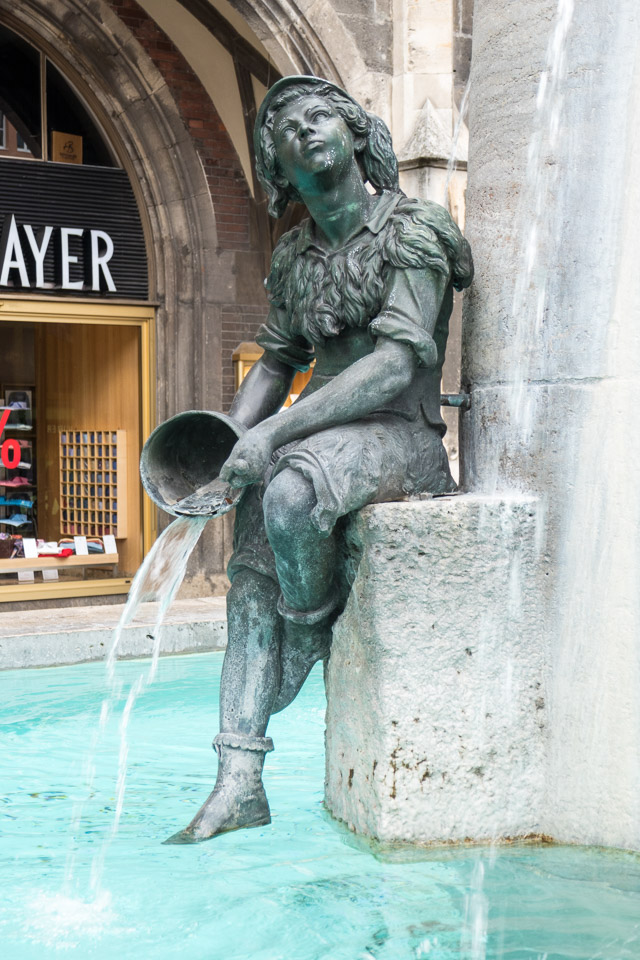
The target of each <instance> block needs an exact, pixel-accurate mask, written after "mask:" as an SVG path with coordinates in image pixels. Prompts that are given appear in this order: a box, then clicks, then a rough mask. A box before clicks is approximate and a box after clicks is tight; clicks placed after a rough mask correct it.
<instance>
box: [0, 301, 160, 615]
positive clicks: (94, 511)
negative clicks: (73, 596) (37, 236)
mask: <svg viewBox="0 0 640 960" xmlns="http://www.w3.org/2000/svg"><path fill="white" fill-rule="evenodd" d="M0 343H1V344H2V349H1V350H0V418H2V419H4V421H5V426H4V430H3V432H2V435H1V436H0V445H1V446H0V449H2V448H4V455H3V457H2V465H1V467H0V596H1V592H2V589H3V588H6V587H12V588H15V586H16V584H17V583H18V582H20V581H21V580H27V581H31V582H33V580H34V566H35V576H36V577H37V578H39V577H40V576H41V577H42V579H44V580H76V579H85V580H86V579H105V578H109V577H128V576H131V575H133V574H134V573H135V571H136V569H137V567H138V566H139V564H140V563H141V561H142V555H143V540H142V515H141V510H142V504H141V495H140V486H139V483H138V474H137V464H138V458H139V452H140V446H141V384H140V368H141V366H140V365H141V345H140V329H139V328H138V327H135V326H129V325H124V324H123V325H116V324H113V325H110V324H94V323H50V322H24V321H13V322H12V321H11V320H10V319H9V320H7V321H3V322H0ZM0 422H1V421H0ZM8 440H13V441H15V442H14V443H12V444H10V445H9V444H7V443H6V441H8ZM16 461H17V462H16ZM77 538H80V539H79V540H78V539H77ZM111 538H113V539H111ZM34 541H35V549H36V550H37V558H38V559H37V564H36V563H35V562H34V560H33V550H34V546H33V543H34ZM114 547H115V551H114ZM25 548H26V552H27V554H29V553H30V551H31V559H30V558H29V556H25ZM85 549H86V553H85Z"/></svg>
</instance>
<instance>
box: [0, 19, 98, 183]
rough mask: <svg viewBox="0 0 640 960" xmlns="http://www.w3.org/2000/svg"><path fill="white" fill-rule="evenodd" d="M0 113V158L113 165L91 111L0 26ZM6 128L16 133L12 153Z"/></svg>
mask: <svg viewBox="0 0 640 960" xmlns="http://www.w3.org/2000/svg"><path fill="white" fill-rule="evenodd" d="M43 103H44V105H45V109H44V111H43V109H42V105H43ZM0 110H1V111H2V114H3V117H4V118H5V119H6V121H7V128H8V129H7V135H6V141H7V143H6V144H4V145H3V146H4V147H5V150H6V152H2V153H0V156H1V157H7V156H13V157H16V156H17V157H22V158H23V159H31V158H33V159H36V160H48V161H52V162H55V163H77V164H85V165H90V166H101V167H114V166H117V164H116V162H115V159H114V155H113V153H112V151H111V150H110V149H109V147H108V145H107V143H106V141H105V139H104V138H103V136H102V135H101V133H100V130H99V127H98V124H97V123H96V121H95V119H94V118H93V116H92V115H91V112H90V111H89V109H88V108H87V106H86V105H85V104H84V103H83V102H82V100H81V99H80V97H79V96H78V95H77V93H76V92H75V91H74V90H73V89H72V88H71V86H70V85H69V83H68V82H67V81H66V80H65V78H64V77H63V76H62V74H61V73H60V71H59V70H58V69H57V68H56V67H55V66H54V65H53V64H52V63H51V61H50V60H48V58H47V57H46V56H45V55H44V54H43V53H40V52H39V51H38V50H36V48H35V47H33V46H32V45H31V44H30V43H28V42H27V41H26V40H24V39H23V38H22V37H19V36H18V35H17V34H16V33H14V32H13V31H12V30H9V29H8V27H5V26H2V25H0ZM10 130H13V131H15V134H14V148H13V149H9V148H8V147H9V143H8V141H9V140H10V139H11V138H10V137H9V132H10Z"/></svg>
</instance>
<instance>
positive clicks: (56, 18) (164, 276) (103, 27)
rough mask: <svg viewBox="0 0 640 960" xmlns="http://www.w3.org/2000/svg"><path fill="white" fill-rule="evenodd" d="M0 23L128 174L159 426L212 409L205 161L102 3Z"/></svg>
mask: <svg viewBox="0 0 640 960" xmlns="http://www.w3.org/2000/svg"><path fill="white" fill-rule="evenodd" d="M0 16H1V17H2V20H3V22H5V23H6V24H7V26H9V27H11V28H13V29H15V30H17V31H18V32H19V33H21V34H22V35H23V36H25V37H26V38H27V39H29V40H31V41H32V42H33V43H34V44H35V45H37V46H38V47H39V48H40V49H41V50H43V52H45V53H46V55H47V56H48V57H49V58H50V59H51V61H52V62H53V63H54V64H56V66H58V67H59V68H60V69H61V70H62V71H63V73H64V74H65V75H66V76H67V78H68V79H69V81H70V82H71V84H72V85H73V86H74V87H75V89H76V90H77V91H78V93H79V94H80V95H81V96H82V97H83V99H84V100H85V102H86V103H87V104H88V106H89V107H90V108H91V109H92V111H93V112H94V114H95V116H96V118H97V120H98V122H99V123H100V124H101V126H102V127H103V129H104V131H105V135H106V137H107V139H108V140H110V142H111V144H112V146H113V147H114V149H115V151H116V153H117V154H118V157H119V160H120V161H121V163H122V165H123V166H124V167H125V169H126V170H127V172H128V173H129V176H130V180H131V183H132V186H133V188H134V191H135V192H136V195H137V198H138V204H139V208H140V213H141V216H142V218H143V223H144V226H145V231H146V234H147V246H148V253H149V266H150V277H151V284H150V292H151V298H152V299H153V300H155V301H157V303H158V317H157V324H156V329H157V338H156V361H157V403H158V420H163V419H165V417H167V416H169V415H171V414H172V413H174V412H176V411H178V410H182V409H185V408H187V407H194V406H201V407H205V406H207V405H208V406H209V408H211V406H212V405H216V404H217V403H218V402H219V398H218V397H217V396H215V393H216V392H218V385H219V384H220V381H221V370H220V369H215V367H216V365H217V367H220V364H221V360H220V344H219V339H220V332H219V331H220V324H219V322H218V323H216V322H215V320H216V314H217V312H218V307H217V304H216V295H215V290H216V287H219V285H220V278H219V273H218V271H217V270H216V269H204V264H203V263H202V262H201V261H202V259H203V257H204V256H205V255H206V257H207V260H208V262H210V261H213V260H215V259H216V258H217V254H216V250H217V231H216V223H215V215H214V210H213V206H212V203H211V197H210V193H209V189H208V185H207V181H206V177H205V173H204V171H203V168H202V163H201V162H200V159H199V157H198V154H197V152H196V149H195V146H194V144H193V142H192V140H191V138H190V135H189V132H188V130H187V129H186V128H185V125H184V122H183V120H182V118H181V116H180V112H179V110H178V107H177V105H176V103H175V101H174V99H173V96H172V94H171V92H170V90H169V88H168V86H167V84H166V82H165V80H164V78H163V77H162V75H161V73H160V72H159V70H158V69H157V67H156V66H155V65H154V63H153V62H152V60H151V59H150V58H149V56H148V55H147V54H146V53H145V51H144V50H143V49H142V47H141V46H140V44H139V43H138V42H137V41H136V40H135V39H134V38H133V36H132V35H131V33H130V31H129V30H128V28H127V27H126V26H125V25H124V24H123V23H122V22H121V21H120V19H119V18H118V17H117V15H116V14H115V13H114V12H113V11H112V10H111V8H110V7H109V6H108V4H107V3H105V2H103V0H88V2H87V0H21V3H20V4H15V3H14V2H13V0H0ZM212 320H213V321H214V322H212ZM205 322H206V323H207V330H206V331H205ZM205 342H207V349H206V350H205V349H203V344H204V343H205ZM194 364H195V367H196V369H195V370H194ZM198 364H200V365H201V368H202V369H201V370H198ZM212 365H213V367H214V369H212ZM194 384H195V389H194ZM199 391H200V392H205V393H207V395H206V396H199V395H198V393H199ZM212 391H213V393H214V395H213V396H211V393H212Z"/></svg>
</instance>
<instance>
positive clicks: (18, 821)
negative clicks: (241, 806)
mask: <svg viewBox="0 0 640 960" xmlns="http://www.w3.org/2000/svg"><path fill="white" fill-rule="evenodd" d="M221 664H222V654H204V655H192V656H189V657H171V658H163V659H161V660H160V662H159V665H158V669H157V675H156V678H155V681H154V683H153V684H152V685H147V686H146V687H145V688H144V689H142V690H141V691H140V693H139V694H138V698H137V702H136V704H135V708H134V709H133V710H131V711H130V716H129V720H128V727H127V741H128V776H127V789H126V794H125V798H124V805H123V809H122V814H121V817H120V824H119V830H118V831H117V833H115V835H114V834H113V823H114V815H115V811H116V806H117V803H118V795H117V782H118V767H119V762H120V754H121V738H120V725H121V721H122V717H123V713H124V711H125V709H126V706H127V699H128V693H127V691H129V690H130V689H131V688H132V686H133V685H134V684H135V683H136V681H137V678H138V677H139V676H140V674H141V673H143V674H145V675H146V674H147V673H148V671H149V668H150V665H151V663H150V661H127V662H121V663H117V664H115V667H114V671H115V679H116V681H117V682H118V683H119V684H121V690H122V695H121V697H120V698H119V699H118V700H117V701H116V702H115V703H114V706H113V708H112V710H111V711H110V714H109V717H108V718H107V720H106V722H105V724H104V730H103V734H102V737H101V738H100V741H99V743H98V746H97V749H96V752H95V774H94V777H93V781H92V786H91V792H90V795H89V796H87V795H86V780H85V764H86V756H87V748H88V746H89V744H90V741H91V738H92V732H93V730H94V729H95V726H96V724H97V722H98V718H99V716H100V711H101V703H102V701H103V699H104V665H103V664H86V665H82V666H77V667H63V668H52V669H46V670H26V671H11V672H6V673H3V674H2V675H0V688H1V692H2V699H1V702H2V730H3V734H4V736H3V745H4V749H3V751H2V755H1V756H0V765H1V767H2V774H1V776H2V781H1V782H2V784H3V786H4V796H3V806H2V811H3V816H2V840H3V843H2V847H1V853H0V857H1V864H2V876H3V878H4V883H3V897H2V903H1V905H0V945H1V949H0V955H1V956H2V957H4V958H7V960H35V958H37V960H46V958H49V957H58V956H60V955H64V956H77V957H82V958H83V960H84V958H89V957H91V958H94V957H95V958H99V960H113V958H115V957H117V958H118V960H129V958H134V957H135V958H136V960H165V958H166V960H169V958H173V957H176V956H179V955H180V956H185V957H188V958H190V960H321V958H323V960H324V958H327V960H370V958H376V960H409V958H425V957H427V958H437V960H462V958H464V960H481V958H498V957H509V958H512V960H525V958H532V960H543V958H544V960H557V958H567V960H568V958H571V960H590V958H598V960H627V958H629V960H631V958H633V960H637V958H638V956H639V955H640V858H639V857H637V856H635V855H633V854H629V853H619V852H615V851H604V850H599V849H594V848H579V847H553V846H549V847H544V846H543V847H539V846H534V847H529V846H526V845H525V846H513V847H506V848H499V847H494V848H463V849H453V848H442V847H441V848H437V849H433V850H431V851H428V850H422V851H421V850H415V849H414V850H409V851H403V850H401V849H396V850H393V849H389V850H380V849H378V848H376V847H375V846H370V845H369V844H367V843H365V842H363V841H360V840H358V839H357V838H356V837H354V836H353V835H352V834H349V833H348V832H346V831H345V830H343V829H342V828H340V827H339V826H338V825H337V824H335V823H334V822H333V821H331V820H330V819H329V818H328V817H327V815H326V814H325V813H324V811H323V807H322V795H323V735H324V708H325V703H324V693H323V684H322V672H321V670H319V669H316V670H315V671H314V673H313V674H312V676H311V678H310V681H309V683H308V684H307V685H306V686H305V688H304V689H303V691H302V693H301V694H300V697H299V698H298V700H296V701H295V703H294V704H293V705H292V706H291V708H290V709H289V710H287V711H286V712H284V713H283V714H280V715H278V716H276V717H274V718H273V720H272V723H271V725H270V728H269V730H270V733H271V734H272V736H273V738H274V740H275V742H276V751H275V752H274V753H273V754H271V755H270V756H269V757H268V760H267V771H266V780H267V789H268V791H269V796H270V797H271V799H272V808H273V813H274V817H273V823H272V824H271V825H270V826H268V827H264V828H259V829H254V830H248V831H244V832H238V833H232V834H228V835H226V836H223V837H219V838H217V839H216V840H214V841H212V842H210V843H206V844H202V845H200V846H198V847H195V848H194V847H166V846H162V845H161V841H162V840H163V839H165V837H166V836H168V835H169V834H170V833H172V832H173V831H174V830H176V829H178V828H179V827H180V825H181V824H183V823H184V822H185V821H186V820H188V819H189V817H190V816H191V815H192V814H193V813H195V811H196V810H197V808H198V806H199V804H200V802H201V800H202V796H203V795H204V794H206V792H207V790H208V789H209V787H210V785H211V784H212V783H213V780H214V776H215V764H216V760H215V755H214V752H213V751H212V750H211V747H210V739H211V736H210V735H211V733H213V732H215V729H216V722H217V699H218V687H219V675H220V668H221ZM78 801H83V806H82V814H81V816H80V817H78V818H76V820H75V822H74V823H73V826H72V828H71V832H72V836H70V823H72V812H73V807H74V804H76V803H77V802H78ZM105 839H110V842H109V844H108V847H107V848H106V851H105V853H104V858H103V861H104V862H103V864H102V873H101V882H100V886H99V889H97V890H95V891H92V889H91V874H92V870H94V871H95V856H96V854H97V853H98V852H99V851H100V850H101V849H102V844H103V842H104V841H105ZM70 841H71V842H72V843H73V846H74V847H75V861H74V870H73V875H72V876H71V877H69V875H68V871H67V870H66V858H67V852H68V849H69V844H70ZM65 874H67V879H66V882H65Z"/></svg>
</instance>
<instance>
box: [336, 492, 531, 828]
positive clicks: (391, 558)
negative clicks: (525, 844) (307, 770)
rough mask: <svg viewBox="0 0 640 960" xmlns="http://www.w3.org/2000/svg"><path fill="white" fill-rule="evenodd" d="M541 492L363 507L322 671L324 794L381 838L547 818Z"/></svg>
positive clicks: (350, 820) (353, 823) (351, 821)
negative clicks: (351, 575) (349, 581)
mask: <svg viewBox="0 0 640 960" xmlns="http://www.w3.org/2000/svg"><path fill="white" fill-rule="evenodd" d="M536 523H537V511H536V501H535V500H532V499H531V498H525V497H518V496H513V497H508V496H507V497H495V498H492V497H486V496H480V495H473V494H471V495H459V496H455V495H454V496H451V497H444V498H437V499H434V500H425V501H417V502H416V501H413V502H403V503H386V504H377V505H373V506H369V507H366V508H365V509H363V510H362V511H360V513H359V514H358V515H357V516H356V517H355V519H354V520H353V521H352V523H351V527H350V529H349V546H350V549H351V550H352V551H353V558H354V563H355V564H356V565H357V570H356V575H355V580H354V584H353V588H352V590H351V594H350V596H349V600H348V603H347V607H346V609H345V612H344V614H343V615H342V617H341V618H340V620H339V621H338V623H337V624H336V628H335V632H334V642H333V649H332V654H331V658H330V661H329V667H328V673H327V696H328V709H327V769H326V803H327V806H328V808H329V810H330V811H331V812H332V813H333V815H334V816H336V817H338V818H340V819H341V820H344V821H346V823H347V824H348V825H349V826H350V827H351V828H353V829H354V830H356V831H357V832H359V833H364V834H367V835H369V836H371V837H376V838H378V839H380V840H384V841H412V842H422V843H428V842H442V841H462V840H466V839H471V840H478V841H479V840H488V839H494V838H505V837H516V836H525V835H528V834H531V833H537V832H539V831H540V829H541V818H542V810H541V803H542V798H543V784H544V762H545V752H546V751H545V740H546V724H545V717H546V706H545V689H544V684H545V668H546V663H547V652H546V649H545V639H544V637H545V631H544V629H543V624H542V603H541V598H540V588H539V585H538V584H539V577H540V568H541V565H543V562H542V561H541V558H540V557H539V556H538V549H537V539H536Z"/></svg>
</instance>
